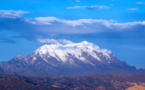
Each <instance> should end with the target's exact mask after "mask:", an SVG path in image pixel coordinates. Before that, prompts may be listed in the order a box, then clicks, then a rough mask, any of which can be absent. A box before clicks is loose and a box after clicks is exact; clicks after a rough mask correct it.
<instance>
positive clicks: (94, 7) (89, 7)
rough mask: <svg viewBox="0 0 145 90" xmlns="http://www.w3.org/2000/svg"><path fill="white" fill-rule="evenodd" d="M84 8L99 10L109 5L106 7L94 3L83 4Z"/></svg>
mask: <svg viewBox="0 0 145 90" xmlns="http://www.w3.org/2000/svg"><path fill="white" fill-rule="evenodd" d="M84 8H86V9H96V10H99V9H108V8H109V7H107V6H96V5H94V6H84Z"/></svg>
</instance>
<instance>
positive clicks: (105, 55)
mask: <svg viewBox="0 0 145 90" xmlns="http://www.w3.org/2000/svg"><path fill="white" fill-rule="evenodd" d="M0 67H1V70H2V71H3V72H2V73H6V74H12V75H20V76H21V75H22V76H74V75H92V74H102V73H120V74H138V73H145V70H138V69H136V68H135V67H134V66H130V65H128V64H126V62H123V61H119V60H118V59H117V58H116V57H115V56H114V55H113V53H112V52H111V51H109V50H107V49H100V48H99V46H97V45H95V44H93V43H89V42H87V41H83V42H81V43H70V44H65V45H63V44H60V43H56V44H50V45H46V44H45V45H43V46H41V47H40V48H38V49H37V50H35V51H34V52H33V53H31V54H29V55H27V56H17V57H15V58H13V59H11V60H9V61H8V62H5V63H0Z"/></svg>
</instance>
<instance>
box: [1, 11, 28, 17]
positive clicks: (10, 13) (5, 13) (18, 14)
mask: <svg viewBox="0 0 145 90" xmlns="http://www.w3.org/2000/svg"><path fill="white" fill-rule="evenodd" d="M26 13H29V12H28V11H14V10H0V17H7V18H16V17H21V15H23V14H26Z"/></svg>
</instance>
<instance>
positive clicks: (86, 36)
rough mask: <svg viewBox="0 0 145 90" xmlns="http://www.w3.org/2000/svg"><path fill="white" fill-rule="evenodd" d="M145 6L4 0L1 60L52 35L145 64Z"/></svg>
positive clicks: (107, 0) (105, 0)
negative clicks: (109, 51) (90, 43)
mask: <svg viewBox="0 0 145 90" xmlns="http://www.w3.org/2000/svg"><path fill="white" fill-rule="evenodd" d="M144 10H145V1H144V0H140V1H138V0H131V1H130V0H0V61H8V60H9V59H11V58H13V57H15V56H17V55H24V56H25V55H28V54H30V53H32V52H33V51H34V50H36V49H37V48H38V47H40V46H41V45H43V44H44V43H48V42H52V41H53V40H54V39H55V40H62V41H64V40H67V41H69V40H70V41H72V42H81V41H84V40H85V41H88V42H92V43H95V44H96V45H98V46H100V47H101V48H106V49H109V50H111V51H112V52H113V53H114V54H115V56H116V57H117V58H118V59H119V60H121V61H126V62H127V63H128V64H130V65H134V66H136V67H137V68H145V55H144V53H145V11H144ZM46 40H47V41H46ZM42 41H43V42H42Z"/></svg>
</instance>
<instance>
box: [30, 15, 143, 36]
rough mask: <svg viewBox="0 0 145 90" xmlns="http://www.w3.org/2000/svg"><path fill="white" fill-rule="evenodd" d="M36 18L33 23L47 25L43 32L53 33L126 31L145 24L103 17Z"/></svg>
mask: <svg viewBox="0 0 145 90" xmlns="http://www.w3.org/2000/svg"><path fill="white" fill-rule="evenodd" d="M35 19H36V18H34V19H33V20H32V19H31V20H32V21H33V24H35V25H40V27H41V26H43V25H45V28H44V29H41V32H43V33H44V32H45V33H51V34H85V33H96V32H108V31H126V30H134V27H137V26H139V25H140V26H145V21H142V22H141V21H135V22H127V23H117V22H116V21H115V20H102V19H78V20H64V19H59V18H56V17H41V19H36V20H35ZM30 23H32V22H30ZM40 23H41V24H40ZM47 26H48V27H47Z"/></svg>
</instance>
